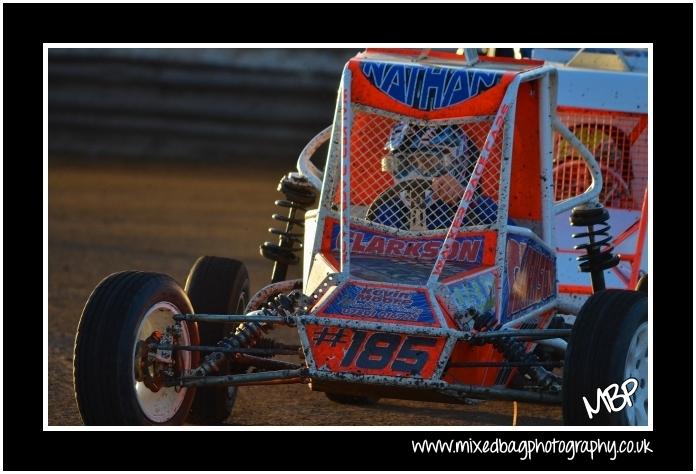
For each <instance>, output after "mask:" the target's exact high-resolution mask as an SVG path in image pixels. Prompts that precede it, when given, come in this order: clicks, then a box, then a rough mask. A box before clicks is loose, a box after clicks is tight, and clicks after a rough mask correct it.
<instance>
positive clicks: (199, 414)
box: [186, 257, 249, 425]
mask: <svg viewBox="0 0 696 474" xmlns="http://www.w3.org/2000/svg"><path fill="white" fill-rule="evenodd" d="M186 293H187V294H188V296H189V298H190V299H191V303H192V304H193V307H194V308H195V310H196V312H198V313H204V314H205V313H210V314H244V309H245V307H246V305H247V303H248V302H249V274H248V272H247V269H246V266H245V265H244V264H243V263H242V262H240V261H238V260H233V259H231V258H223V257H200V258H199V259H198V260H197V261H196V263H194V265H193V267H191V271H190V272H189V275H188V278H187V279H186ZM235 328H236V324H234V323H226V324H220V323H199V324H198V330H199V333H200V339H201V344H202V345H209V346H214V345H216V344H217V343H218V342H219V341H220V340H221V339H223V338H225V337H226V336H228V335H229V334H230V332H231V331H233V330H234V329H235ZM220 366H221V367H220V368H221V370H220V374H226V373H232V372H233V371H234V369H235V368H234V367H231V366H230V364H229V362H228V361H227V360H224V361H223V362H222V363H221V364H220ZM236 398H237V387H199V388H198V393H197V395H196V399H195V400H194V402H193V406H192V407H191V413H190V414H189V421H190V422H192V423H196V424H201V425H211V424H219V423H222V422H224V421H225V420H226V419H227V418H229V416H230V414H231V413H232V408H233V407H234V403H235V400H236Z"/></svg>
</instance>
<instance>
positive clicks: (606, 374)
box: [563, 290, 648, 426]
mask: <svg viewBox="0 0 696 474" xmlns="http://www.w3.org/2000/svg"><path fill="white" fill-rule="evenodd" d="M629 378H635V379H636V380H637V382H638V388H637V389H636V391H635V393H633V395H632V397H631V398H632V406H631V407H629V406H628V405H626V406H624V408H623V409H622V410H621V411H618V412H610V411H609V410H607V408H606V407H605V405H604V403H602V402H599V407H600V410H599V412H598V413H593V414H592V419H590V418H589V414H588V410H587V408H586V406H585V402H584V401H583V397H586V398H587V401H588V402H589V404H590V406H591V407H592V408H593V409H596V408H597V405H598V399H597V390H598V389H601V390H604V389H606V388H607V387H609V386H610V385H612V384H618V387H619V393H623V392H621V390H620V388H621V386H622V384H623V383H624V381H625V380H627V379H629ZM632 386H633V385H632V384H631V385H629V386H628V387H627V388H629V389H630V388H632ZM620 405H621V400H617V401H616V406H620ZM647 417H648V297H647V295H646V294H645V293H642V292H637V291H629V290H606V291H601V292H598V293H596V294H594V295H592V296H591V297H590V298H589V299H588V300H587V301H586V302H585V304H584V305H583V307H582V309H581V310H580V313H579V314H578V316H577V319H576V320H575V324H574V325H573V331H572V333H571V336H570V342H569V343H568V350H567V352H566V358H565V367H564V370H563V419H564V421H565V424H567V425H601V426H606V425H621V426H624V425H647Z"/></svg>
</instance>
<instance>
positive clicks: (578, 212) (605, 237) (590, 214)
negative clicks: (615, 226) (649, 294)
mask: <svg viewBox="0 0 696 474" xmlns="http://www.w3.org/2000/svg"><path fill="white" fill-rule="evenodd" d="M608 220H609V212H608V211H607V210H606V209H605V208H604V207H602V206H601V205H597V206H596V207H594V206H593V207H584V206H579V207H574V208H573V210H572V212H571V214H570V225H571V226H573V227H587V228H588V230H587V232H580V233H577V234H572V235H571V237H573V238H574V239H582V238H585V237H587V238H588V239H589V242H587V243H585V244H580V245H576V246H575V247H573V248H575V249H576V250H584V251H585V252H586V254H585V255H581V256H579V257H578V258H577V260H578V262H580V265H579V266H578V267H579V269H580V271H581V272H584V273H589V274H590V276H591V278H592V291H593V292H594V293H596V292H598V291H601V290H604V289H605V288H606V285H605V282H604V270H608V269H609V268H612V267H615V266H616V265H618V264H619V260H620V257H619V256H618V255H614V254H613V253H612V250H614V247H613V246H612V245H611V243H610V241H611V236H610V235H609V232H608V231H609V229H611V226H609V224H607V221H608ZM595 226H599V228H598V229H595Z"/></svg>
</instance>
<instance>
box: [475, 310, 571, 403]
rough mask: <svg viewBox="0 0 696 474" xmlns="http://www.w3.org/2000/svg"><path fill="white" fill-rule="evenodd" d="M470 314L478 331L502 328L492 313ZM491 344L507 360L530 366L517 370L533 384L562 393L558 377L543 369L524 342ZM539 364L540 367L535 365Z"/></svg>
mask: <svg viewBox="0 0 696 474" xmlns="http://www.w3.org/2000/svg"><path fill="white" fill-rule="evenodd" d="M468 313H469V315H470V316H472V317H473V320H474V329H476V330H477V331H483V330H487V329H488V330H492V331H496V330H499V329H500V328H501V327H502V324H496V319H495V315H494V314H492V313H484V314H481V313H478V312H477V311H476V310H474V309H473V308H470V309H469V311H468ZM510 334H511V335H514V332H513V331H510ZM491 344H493V347H495V348H496V350H497V351H498V352H500V353H501V354H503V356H504V357H505V359H506V360H508V361H510V362H524V363H527V364H529V365H528V366H524V367H519V368H518V369H517V370H518V371H520V372H521V373H522V374H526V375H528V376H529V378H530V379H531V380H532V382H534V383H535V384H537V385H539V386H541V387H543V388H545V389H547V390H549V391H551V392H556V393H557V392H560V391H561V384H560V381H559V378H558V376H556V375H555V374H553V373H552V372H550V371H548V370H546V369H545V368H543V367H542V366H541V361H540V360H539V358H538V357H537V356H536V355H535V354H533V353H531V352H527V348H526V347H525V344H524V343H523V342H521V341H518V340H516V339H514V338H507V337H500V338H498V339H493V340H492V341H491ZM537 363H538V364H540V365H534V364H537Z"/></svg>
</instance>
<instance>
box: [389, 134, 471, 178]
mask: <svg viewBox="0 0 696 474" xmlns="http://www.w3.org/2000/svg"><path fill="white" fill-rule="evenodd" d="M384 149H385V150H386V151H387V152H388V155H387V156H386V157H384V158H383V159H382V170H383V171H387V172H389V173H392V174H393V176H394V177H395V178H397V179H406V178H435V177H438V176H442V175H444V174H446V173H448V172H449V173H450V174H452V175H453V176H455V177H456V178H457V179H459V180H460V181H462V180H463V179H465V178H466V177H468V174H470V172H471V171H472V170H473V166H474V165H475V164H476V159H477V158H478V150H477V147H476V145H475V144H474V143H473V141H472V140H471V139H470V138H469V137H468V136H467V135H466V133H464V131H463V130H462V129H461V128H460V127H459V126H458V125H418V124H409V123H406V122H398V123H397V124H395V125H394V127H392V130H391V133H390V135H389V140H388V141H387V144H386V145H385V147H384Z"/></svg>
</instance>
